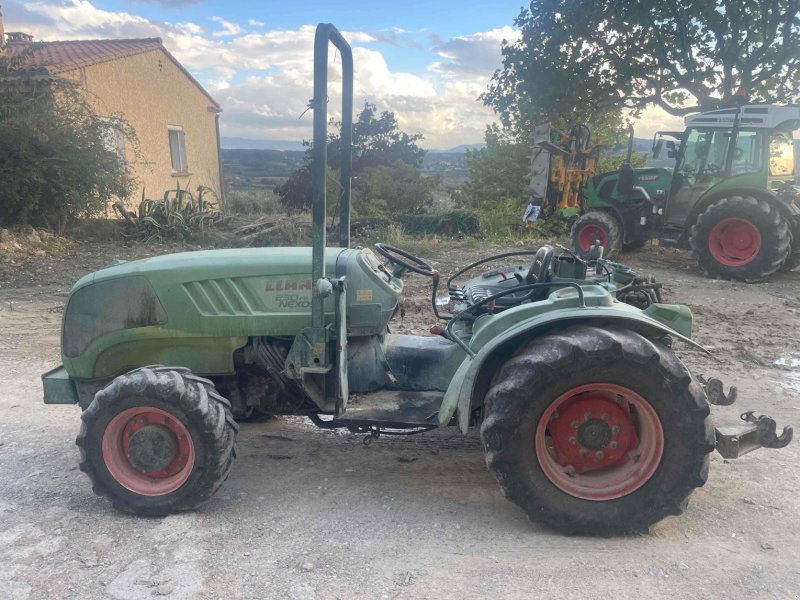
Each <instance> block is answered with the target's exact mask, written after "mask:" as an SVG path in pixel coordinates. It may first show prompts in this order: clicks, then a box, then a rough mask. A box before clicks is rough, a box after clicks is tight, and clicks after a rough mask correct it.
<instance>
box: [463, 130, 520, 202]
mask: <svg viewBox="0 0 800 600" xmlns="http://www.w3.org/2000/svg"><path fill="white" fill-rule="evenodd" d="M485 140H486V147H484V148H480V149H477V150H467V155H466V162H467V168H468V169H469V179H468V180H467V181H466V182H465V183H464V185H463V186H462V187H461V189H460V190H457V191H456V192H455V193H454V195H453V198H454V200H455V201H456V203H457V204H458V205H460V206H462V207H468V208H473V209H476V210H479V211H486V210H492V209H495V208H497V205H498V203H506V202H507V201H511V204H513V205H519V204H521V203H523V202H524V201H525V200H526V199H527V197H528V185H529V178H530V155H531V149H530V145H529V144H528V143H522V142H519V141H517V140H515V139H513V138H508V137H504V136H503V135H502V134H501V132H500V130H499V129H498V127H497V126H490V127H487V128H486V135H485Z"/></svg>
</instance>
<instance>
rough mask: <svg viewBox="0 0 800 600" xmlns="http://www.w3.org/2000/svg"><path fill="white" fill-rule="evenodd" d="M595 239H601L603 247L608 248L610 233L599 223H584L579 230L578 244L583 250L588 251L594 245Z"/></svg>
mask: <svg viewBox="0 0 800 600" xmlns="http://www.w3.org/2000/svg"><path fill="white" fill-rule="evenodd" d="M595 240H600V245H601V246H602V247H603V248H608V234H606V230H605V229H603V228H602V227H600V226H599V225H592V224H589V225H584V226H583V227H581V230H580V231H579V232H578V246H580V249H581V250H582V251H583V252H588V251H589V249H590V248H591V247H592V246H594V242H595Z"/></svg>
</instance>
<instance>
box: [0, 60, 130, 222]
mask: <svg viewBox="0 0 800 600" xmlns="http://www.w3.org/2000/svg"><path fill="white" fill-rule="evenodd" d="M32 51H35V47H34V48H32ZM26 56H27V55H26V54H24V55H22V56H21V57H19V58H17V59H9V58H8V57H4V56H0V224H2V225H13V224H26V223H27V224H31V225H37V226H40V225H43V226H49V227H58V228H59V229H63V227H64V225H65V224H66V222H67V221H69V220H70V219H74V218H76V217H83V216H89V215H93V214H96V213H98V212H100V211H102V210H104V209H105V208H107V207H108V205H109V203H110V202H111V201H112V200H115V199H123V198H126V197H127V196H128V195H129V194H130V193H131V192H132V190H133V187H134V181H133V179H132V177H131V174H130V170H129V168H128V166H127V164H126V163H125V162H124V161H122V160H120V156H119V155H118V154H117V152H115V150H114V148H113V147H112V146H111V144H110V140H109V137H110V136H112V135H115V132H120V133H121V134H122V135H123V136H125V137H127V138H129V139H131V140H132V141H135V134H134V132H133V131H132V130H131V128H130V127H129V126H128V125H127V124H126V123H125V121H124V119H122V118H121V117H119V116H116V117H113V118H111V119H106V118H101V117H100V116H98V115H97V113H96V112H95V111H94V110H93V109H92V107H91V106H90V105H89V104H88V102H87V101H86V99H85V98H84V96H83V95H82V94H81V93H80V91H79V90H78V89H77V88H76V87H75V86H74V85H73V84H71V83H69V82H67V81H64V80H60V79H46V80H43V79H42V78H41V77H38V78H37V77H36V76H35V75H30V74H29V73H28V72H27V71H25V70H24V69H23V68H22V67H23V65H24V60H25V59H26ZM134 145H135V144H134Z"/></svg>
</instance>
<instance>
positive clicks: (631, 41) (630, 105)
mask: <svg viewBox="0 0 800 600" xmlns="http://www.w3.org/2000/svg"><path fill="white" fill-rule="evenodd" d="M589 8H590V9H589ZM797 14H798V4H797V1H796V0H742V1H740V2H730V1H729V0H680V1H678V2H640V1H638V0H600V1H598V2H593V3H592V4H591V6H590V7H587V4H586V2H584V1H583V0H533V1H532V2H530V4H529V6H528V7H527V8H523V9H522V11H521V12H520V14H519V16H518V17H517V18H516V20H515V21H514V24H515V26H516V28H517V29H519V30H520V32H521V36H520V38H519V40H518V41H516V42H513V43H505V44H504V45H503V66H502V68H501V69H499V70H498V71H497V72H496V73H495V75H494V77H493V79H492V83H491V85H490V86H489V89H488V91H487V92H486V94H485V96H484V100H485V102H486V103H487V104H488V105H489V106H491V107H492V108H494V109H495V111H496V112H497V114H498V116H499V117H500V120H501V122H502V123H503V125H504V127H506V128H508V129H510V130H512V131H514V132H525V131H529V130H530V127H531V125H534V124H536V123H537V122H542V121H548V120H550V121H554V120H555V119H557V118H565V119H567V120H568V121H569V122H589V123H592V124H593V125H595V131H598V128H597V126H598V125H600V123H599V122H598V120H599V119H602V118H611V119H612V122H613V120H615V117H617V116H618V115H619V111H620V110H622V109H633V110H634V111H640V110H641V109H643V108H645V107H647V106H652V105H655V106H660V107H661V108H663V109H665V110H666V111H668V112H670V113H671V114H674V115H683V114H687V113H689V112H696V111H698V110H710V109H714V108H719V107H721V106H730V105H731V103H732V96H733V94H734V93H735V91H736V90H737V88H738V87H739V86H740V85H741V86H743V87H744V88H745V89H747V90H748V92H749V93H750V98H751V101H769V102H796V101H797V100H798V98H800V88H798V87H797V84H796V81H797V78H798V74H800V52H798V51H797V48H798V42H799V41H800V20H798V18H797Z"/></svg>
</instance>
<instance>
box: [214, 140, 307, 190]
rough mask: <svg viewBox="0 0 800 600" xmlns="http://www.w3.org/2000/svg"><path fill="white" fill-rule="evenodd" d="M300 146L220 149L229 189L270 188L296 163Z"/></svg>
mask: <svg viewBox="0 0 800 600" xmlns="http://www.w3.org/2000/svg"><path fill="white" fill-rule="evenodd" d="M304 155H305V152H303V151H301V150H264V149H262V150H254V149H242V148H239V149H226V148H223V149H222V171H223V175H224V177H225V181H226V184H227V186H228V189H233V190H258V189H264V190H271V189H274V188H275V187H276V186H278V185H280V184H281V183H283V182H284V181H286V178H287V177H289V174H290V173H291V172H292V171H293V170H294V169H295V168H296V167H297V165H299V164H300V163H301V162H302V160H303V156H304Z"/></svg>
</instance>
